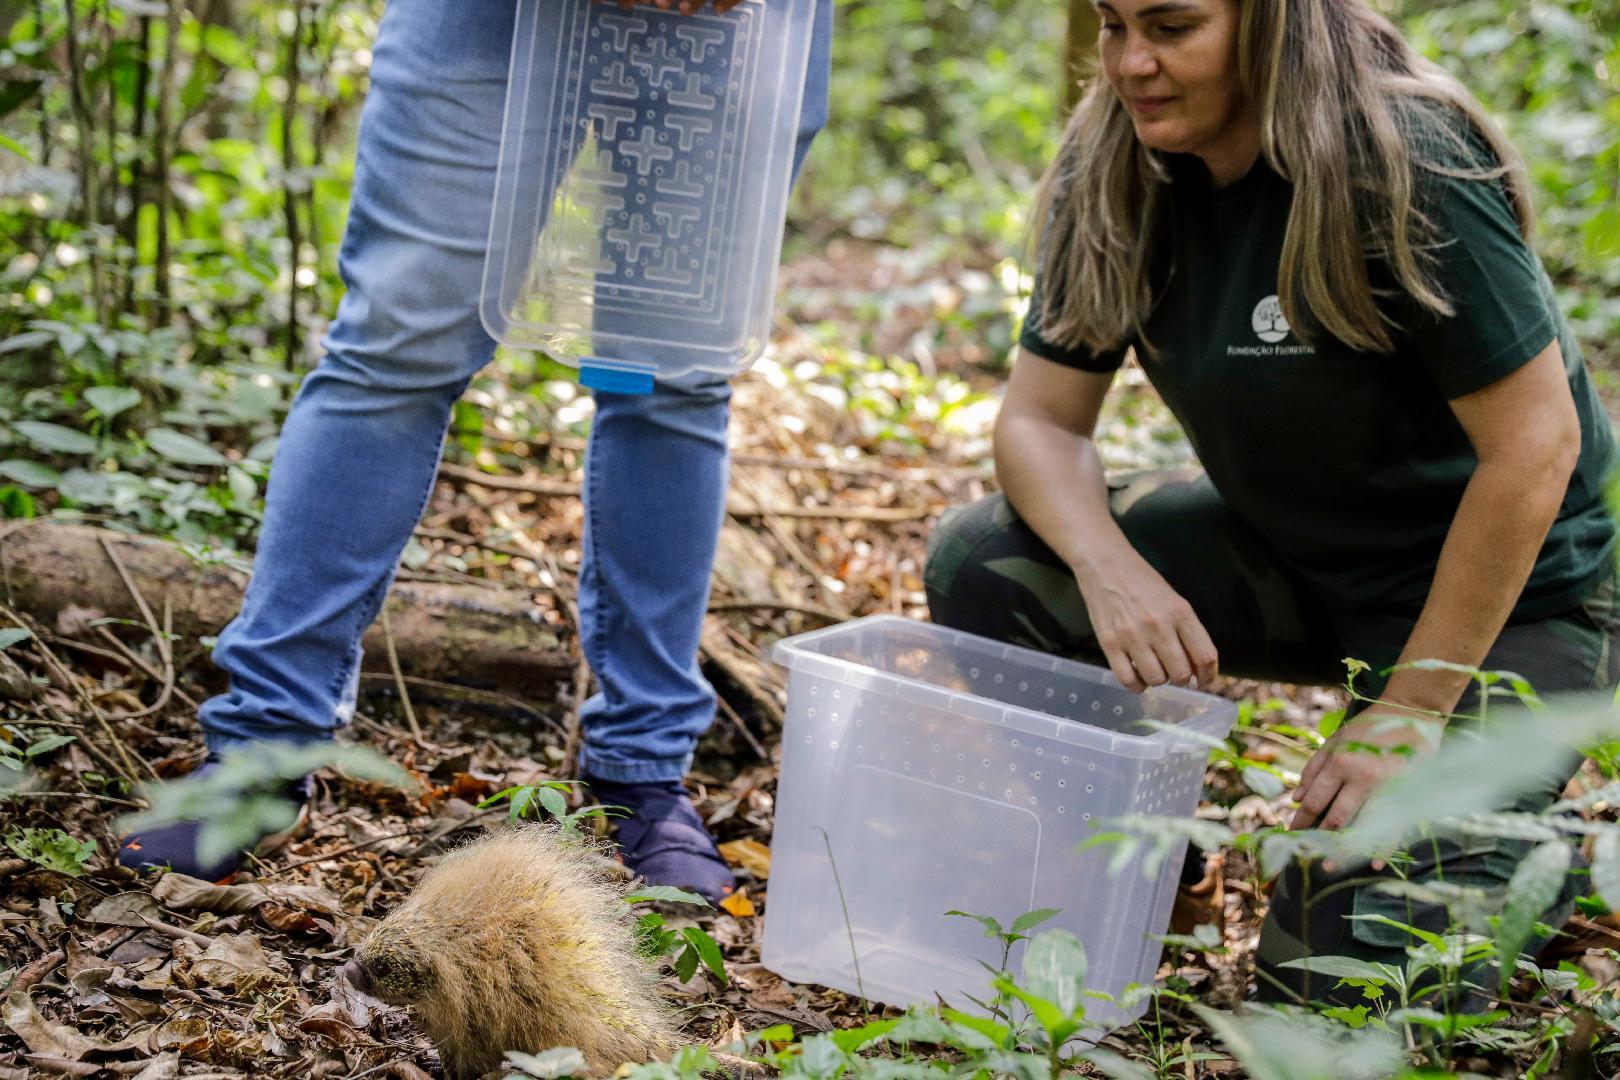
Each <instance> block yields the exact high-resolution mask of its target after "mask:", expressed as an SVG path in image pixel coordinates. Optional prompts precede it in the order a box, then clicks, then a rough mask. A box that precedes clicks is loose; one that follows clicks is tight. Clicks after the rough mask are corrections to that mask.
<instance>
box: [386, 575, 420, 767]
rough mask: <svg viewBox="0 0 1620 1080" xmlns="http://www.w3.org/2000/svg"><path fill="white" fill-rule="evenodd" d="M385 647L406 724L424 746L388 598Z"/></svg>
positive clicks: (418, 742)
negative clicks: (392, 623)
mask: <svg viewBox="0 0 1620 1080" xmlns="http://www.w3.org/2000/svg"><path fill="white" fill-rule="evenodd" d="M382 628H383V645H384V646H385V647H386V648H387V650H388V668H389V670H390V671H392V672H393V673H394V687H395V689H397V690H398V691H399V703H400V706H401V707H402V708H404V710H405V722H406V723H407V724H409V725H410V727H411V738H413V739H415V740H416V745H418V746H422V745H424V744H425V743H426V742H427V740H426V739H424V738H422V726H421V725H420V724H418V723H417V722H416V710H415V709H413V708H411V692H410V691H409V690H407V689H405V673H404V672H403V671H401V670H400V669H399V653H398V652H397V651H396V650H395V649H394V628H393V627H392V626H390V625H389V624H388V598H387V597H384V598H383V604H382Z"/></svg>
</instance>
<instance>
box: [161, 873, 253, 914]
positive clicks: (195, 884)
mask: <svg viewBox="0 0 1620 1080" xmlns="http://www.w3.org/2000/svg"><path fill="white" fill-rule="evenodd" d="M152 895H153V896H154V897H155V898H157V900H158V901H159V902H160V903H162V904H163V906H165V907H167V908H170V909H172V910H174V911H212V912H215V913H217V914H221V915H239V914H241V913H243V912H247V911H252V910H253V909H254V908H256V907H258V906H259V905H260V904H262V903H264V902H265V901H267V900H269V899H270V894H269V893H268V892H266V891H265V889H264V886H262V885H215V884H214V883H212V882H209V881H203V880H201V879H199V878H194V877H187V876H186V875H184V874H164V875H163V877H162V878H160V879H159V880H158V883H157V884H156V885H154V886H152Z"/></svg>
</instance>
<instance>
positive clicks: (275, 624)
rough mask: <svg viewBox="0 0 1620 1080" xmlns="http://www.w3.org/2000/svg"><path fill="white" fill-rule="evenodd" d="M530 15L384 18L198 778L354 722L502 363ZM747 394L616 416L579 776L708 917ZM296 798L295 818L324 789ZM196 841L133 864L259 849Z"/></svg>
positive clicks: (687, 391) (589, 560)
mask: <svg viewBox="0 0 1620 1080" xmlns="http://www.w3.org/2000/svg"><path fill="white" fill-rule="evenodd" d="M814 2H815V5H816V11H815V16H814V22H813V26H814V30H813V35H812V40H811V44H810V62H809V73H808V76H807V78H806V82H805V87H804V97H803V104H802V108H801V112H800V119H799V132H798V142H797V146H796V151H795V157H794V163H793V169H794V173H795V174H797V171H798V168H799V164H800V163H801V162H802V161H803V158H804V154H805V152H806V150H808V148H809V145H810V142H811V140H812V138H813V137H814V135H815V133H816V132H817V131H818V130H819V129H820V128H821V127H822V125H823V124H824V123H825V122H826V117H827V83H828V76H829V70H828V69H829V48H830V44H831V34H832V8H833V4H832V0H814ZM515 5H516V0H454V2H453V3H447V2H445V0H389V3H388V5H387V8H386V10H385V12H384V15H383V18H382V22H381V26H380V28H379V31H378V37H377V41H376V47H375V50H374V61H373V64H372V70H371V89H370V92H369V94H368V97H367V100H366V104H365V107H364V110H363V112H362V114H361V123H360V133H359V144H358V149H357V152H356V159H355V179H354V191H353V203H352V206H351V209H350V214H349V222H348V227H347V232H346V233H345V236H344V239H343V246H342V249H341V251H340V254H339V267H340V270H341V273H342V277H343V280H344V283H345V284H346V285H347V287H348V291H347V294H346V295H345V296H344V298H343V300H342V303H341V304H340V305H339V308H338V313H337V318H336V320H335V321H334V322H333V323H332V325H331V328H330V330H329V332H328V334H327V336H326V338H325V340H324V342H323V345H324V347H325V350H326V352H325V356H324V357H323V358H322V359H321V361H320V363H319V364H318V365H317V366H316V368H315V370H314V371H312V372H311V373H310V375H309V376H308V377H307V378H306V379H305V380H304V382H303V386H302V388H301V389H300V391H299V393H298V396H297V399H296V400H295V401H294V403H293V406H292V409H291V411H290V413H289V414H288V417H287V421H286V424H285V426H284V427H283V428H282V433H281V439H280V444H279V449H278V450H277V452H276V458H275V466H274V475H273V476H272V478H271V482H270V485H269V488H268V491H267V494H266V505H265V517H264V523H263V528H262V530H261V533H260V538H259V548H258V556H257V560H256V562H255V566H254V574H253V580H252V583H251V584H250V586H249V588H248V590H247V595H246V597H245V598H244V600H243V604H242V610H241V613H240V614H239V615H238V616H237V618H236V619H235V620H234V621H233V622H232V623H231V624H230V625H229V626H228V627H227V628H226V629H225V631H224V632H223V633H222V634H221V635H220V639H219V643H218V645H217V647H216V648H215V650H214V662H215V663H216V664H218V665H219V666H220V667H221V668H222V669H223V670H224V671H225V672H226V673H227V675H228V676H229V689H228V691H227V692H226V693H224V694H222V695H220V696H218V697H215V698H213V699H211V700H209V701H207V702H205V703H204V704H203V706H202V709H201V711H200V714H199V719H200V722H201V726H202V729H203V733H204V736H205V739H206V743H207V747H208V759H207V761H206V763H205V764H204V765H203V766H202V768H203V769H205V770H206V769H212V768H215V767H217V763H218V761H219V759H220V757H221V756H222V755H224V754H226V753H229V752H231V751H239V750H243V749H249V748H251V747H253V746H254V745H256V744H261V743H266V742H288V743H312V742H317V741H320V740H328V739H331V738H332V736H333V733H334V732H335V731H336V729H337V728H339V727H341V726H342V725H344V724H345V723H346V722H347V721H348V719H349V718H350V716H351V715H352V713H353V710H354V705H355V697H356V688H357V685H358V673H359V667H360V658H361V650H360V638H361V635H362V633H364V631H365V630H366V628H367V627H368V626H369V625H370V624H371V622H372V620H373V619H374V618H375V617H376V615H377V612H378V609H379V607H380V606H381V604H382V602H383V598H384V596H385V594H386V593H387V590H388V587H389V584H390V582H391V581H392V579H393V576H394V570H395V567H396V565H397V563H398V560H399V555H400V552H401V550H402V549H403V548H404V546H405V543H406V541H407V540H408V539H409V538H410V535H411V531H412V529H413V528H414V527H415V525H416V523H417V521H418V520H419V518H420V517H421V514H422V511H423V509H424V507H425V506H426V504H427V500H428V497H429V494H430V492H431V491H432V489H433V483H434V477H435V475H436V472H437V469H438V465H439V456H440V451H441V447H442V443H443V440H444V436H445V433H446V430H447V428H448V425H449V420H450V414H451V407H452V406H453V404H454V403H455V401H456V400H457V399H458V398H459V397H460V396H461V394H462V391H463V390H464V389H465V388H466V386H467V383H468V381H469V380H470V379H471V378H472V376H473V375H474V374H475V373H476V372H477V371H478V370H479V369H480V368H482V367H483V366H484V365H485V364H486V363H487V362H488V361H489V359H490V357H491V355H492V353H493V351H494V342H493V341H492V340H491V338H490V337H489V335H488V334H487V333H486V332H485V330H484V328H483V326H482V325H481V323H480V319H479V313H478V305H479V289H480V281H481V276H482V273H483V266H484V254H485V249H486V246H487V243H488V236H489V222H490V211H491V202H492V200H493V198H494V189H495V171H496V160H497V153H498V150H499V146H500V135H501V120H502V112H503V108H504V105H505V99H506V82H507V69H508V65H509V63H510V54H511V49H512V32H513V21H514V16H515ZM686 6H687V7H690V6H691V5H690V4H688V5H686ZM723 6H729V5H723ZM730 397H731V387H730V384H729V382H728V381H727V380H726V379H724V378H723V377H720V376H717V375H710V374H705V373H696V374H693V375H688V376H683V377H679V378H676V379H674V380H671V381H668V382H660V383H659V384H658V385H657V386H656V388H655V389H654V390H653V391H652V392H651V393H649V394H644V395H622V394H610V393H601V394H598V395H597V398H596V416H595V421H594V423H593V424H592V427H591V434H590V443H589V448H588V450H587V454H586V461H585V483H584V500H585V510H586V513H585V530H584V544H583V560H582V565H581V570H580V580H579V614H580V624H581V626H580V633H581V638H582V645H583V648H584V652H585V656H586V658H587V659H588V661H589V662H590V665H591V669H592V671H593V672H594V673H595V675H596V679H597V682H598V683H599V685H600V687H601V690H600V692H599V693H597V694H596V695H595V696H593V697H592V698H590V700H589V701H587V702H586V703H585V706H584V709H583V715H582V720H583V723H584V733H585V739H584V748H583V752H582V756H581V758H582V759H581V772H582V775H583V777H584V778H585V779H586V780H587V782H588V783H589V785H590V789H591V791H592V794H593V795H594V797H595V798H596V799H597V800H598V801H600V802H602V803H604V804H611V805H618V806H622V807H625V808H626V809H627V810H629V811H630V815H629V816H628V817H627V818H625V819H624V820H623V821H621V822H620V825H619V842H620V845H621V850H622V853H623V857H624V859H625V862H626V864H627V865H628V866H629V867H630V868H631V869H632V870H634V871H635V872H637V873H639V874H641V875H642V876H643V877H645V878H646V879H647V880H648V881H650V882H652V883H655V884H669V885H678V886H684V887H687V888H692V889H695V890H697V891H698V892H700V893H702V894H703V895H705V896H707V897H709V898H710V899H711V900H712V899H716V898H718V897H720V896H723V895H724V894H725V893H727V892H729V891H730V890H731V888H732V885H733V879H732V875H731V871H730V869H729V868H728V867H727V866H726V864H725V862H724V860H723V859H721V857H720V855H719V852H718V851H717V850H716V848H715V844H714V840H713V839H712V838H711V837H710V836H709V834H708V831H707V830H706V829H705V827H704V825H703V822H702V820H701V819H700V818H699V816H698V814H697V811H696V809H695V807H694V806H693V805H692V802H691V799H690V798H689V796H688V795H687V793H686V789H685V787H684V784H683V782H682V779H683V777H684V776H685V774H686V771H687V769H688V768H689V766H690V764H691V759H692V750H693V746H694V744H695V743H696V741H697V738H698V736H699V735H700V734H702V732H703V731H704V730H705V729H706V728H707V727H708V725H709V723H710V721H711V720H712V718H713V715H714V704H715V702H714V692H713V690H712V689H711V688H710V686H709V685H708V683H707V682H706V681H705V680H704V678H703V676H702V673H701V672H700V671H699V668H698V663H697V655H698V639H699V634H700V632H701V629H702V624H703V617H704V612H705V609H706V607H707V602H708V594H709V577H710V572H711V570H712V567H713V561H714V551H715V544H716V541H717V538H718V535H719V531H720V526H721V522H722V520H723V517H724V511H725V488H726V483H727V472H728V467H727V466H728V463H727V453H726V425H727V420H728V415H729V401H730ZM649 522H657V523H658V527H657V528H649V527H648V524H649ZM286 794H287V798H289V799H290V800H292V801H293V802H295V803H297V804H298V805H299V808H300V809H302V804H303V803H304V801H305V800H306V799H307V797H308V785H307V781H306V782H303V783H299V784H295V785H291V786H290V787H289V788H288V790H287V793H286ZM199 830H200V823H198V822H185V821H182V822H178V823H174V824H171V825H166V826H162V827H159V828H153V829H148V830H145V831H144V832H142V833H141V834H140V835H138V836H129V837H125V838H124V840H123V842H122V844H121V847H120V851H119V861H120V862H121V863H123V864H124V865H126V866H131V867H143V866H167V867H170V868H172V869H174V870H177V871H180V872H183V873H186V874H190V875H192V876H195V877H201V878H204V879H207V880H211V881H212V880H220V879H222V878H225V877H228V876H229V875H230V874H232V873H234V872H235V870H236V868H237V867H238V865H239V863H240V860H241V858H242V856H241V855H240V854H238V855H234V856H232V857H230V858H227V859H224V860H220V861H217V862H213V863H209V864H206V865H205V864H204V862H203V861H202V860H200V859H199V858H198V857H197V854H196V838H197V833H198V832H199ZM266 839H270V838H266Z"/></svg>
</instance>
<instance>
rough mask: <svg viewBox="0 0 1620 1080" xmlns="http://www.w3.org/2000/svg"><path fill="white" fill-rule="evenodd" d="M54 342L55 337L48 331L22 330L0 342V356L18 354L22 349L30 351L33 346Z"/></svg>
mask: <svg viewBox="0 0 1620 1080" xmlns="http://www.w3.org/2000/svg"><path fill="white" fill-rule="evenodd" d="M55 340H56V335H55V334H53V333H51V332H50V331H49V330H24V331H23V332H22V333H20V334H13V335H12V336H11V337H8V338H6V339H5V340H4V341H0V355H3V354H5V353H9V352H20V351H22V350H23V349H32V348H34V347H35V346H38V345H44V344H46V343H47V342H51V341H55Z"/></svg>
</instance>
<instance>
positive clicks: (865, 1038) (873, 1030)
mask: <svg viewBox="0 0 1620 1080" xmlns="http://www.w3.org/2000/svg"><path fill="white" fill-rule="evenodd" d="M899 1022H900V1019H899V1017H895V1018H894V1019H892V1020H874V1021H872V1022H871V1023H869V1024H862V1025H861V1026H860V1027H854V1028H844V1029H843V1030H841V1031H834V1032H830V1033H829V1034H831V1035H832V1039H833V1042H835V1043H837V1044H838V1048H839V1049H840V1050H843V1051H844V1052H845V1053H849V1054H853V1053H854V1052H855V1051H857V1050H860V1049H862V1048H863V1047H866V1046H868V1045H870V1044H872V1043H874V1042H877V1041H878V1040H879V1039H882V1038H883V1037H884V1036H885V1035H887V1034H888V1033H889V1032H891V1031H893V1030H894V1026H895V1025H896V1024H898V1023H899Z"/></svg>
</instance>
